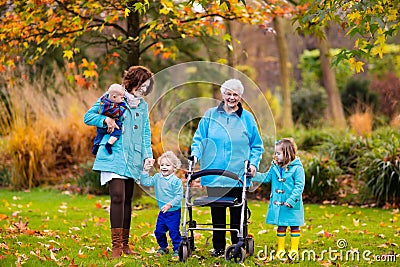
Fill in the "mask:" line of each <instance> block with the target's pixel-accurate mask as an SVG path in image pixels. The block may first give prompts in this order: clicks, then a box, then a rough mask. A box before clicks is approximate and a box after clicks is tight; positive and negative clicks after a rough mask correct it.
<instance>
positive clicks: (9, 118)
mask: <svg viewBox="0 0 400 267" xmlns="http://www.w3.org/2000/svg"><path fill="white" fill-rule="evenodd" d="M57 71H58V72H57ZM57 71H55V72H54V73H55V74H54V76H52V77H49V78H48V79H44V80H41V79H40V78H38V80H36V81H32V82H30V81H28V80H26V79H25V78H24V76H22V77H21V78H15V79H14V80H13V82H12V83H11V82H10V83H6V84H4V85H3V87H0V91H1V92H2V96H3V97H2V98H1V99H0V117H1V118H2V119H1V120H0V135H2V136H3V138H4V140H6V141H5V146H6V149H4V151H3V152H2V157H9V158H10V170H9V171H10V174H11V178H10V184H11V186H12V187H13V188H14V189H27V188H32V187H35V186H38V185H40V184H42V183H48V182H52V179H57V182H58V181H59V180H60V177H62V176H65V175H66V174H74V172H76V171H77V168H76V167H77V164H79V163H80V162H85V161H87V159H88V158H89V157H91V155H90V147H91V143H92V138H93V136H94V130H95V129H94V127H91V128H89V127H85V126H84V124H83V119H82V118H83V114H84V112H85V111H86V110H87V108H88V107H87V104H86V103H87V102H86V101H91V99H92V100H93V102H94V101H95V99H96V98H97V93H96V92H92V91H87V92H84V93H82V92H76V91H74V90H72V89H71V88H70V87H69V85H68V82H67V81H66V80H65V78H60V77H63V76H62V72H61V71H59V70H57ZM37 77H41V75H37Z"/></svg>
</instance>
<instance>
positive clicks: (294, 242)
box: [289, 231, 300, 260]
mask: <svg viewBox="0 0 400 267" xmlns="http://www.w3.org/2000/svg"><path fill="white" fill-rule="evenodd" d="M299 242H300V231H296V232H293V231H292V232H291V234H290V243H291V248H290V251H289V258H290V259H292V260H296V259H298V257H299Z"/></svg>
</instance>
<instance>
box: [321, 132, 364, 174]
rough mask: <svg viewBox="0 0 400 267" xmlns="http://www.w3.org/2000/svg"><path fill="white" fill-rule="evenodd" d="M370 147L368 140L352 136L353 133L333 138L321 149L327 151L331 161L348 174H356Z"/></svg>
mask: <svg viewBox="0 0 400 267" xmlns="http://www.w3.org/2000/svg"><path fill="white" fill-rule="evenodd" d="M367 146H369V144H368V140H366V139H363V138H360V137H357V136H354V135H352V134H351V133H344V134H340V133H338V134H337V135H335V136H332V139H330V141H329V142H327V143H325V144H323V145H322V146H321V149H322V150H324V151H326V152H327V154H328V155H329V157H330V159H332V160H334V161H336V162H337V164H338V166H339V167H340V168H341V169H342V170H343V171H344V172H345V173H347V174H354V173H355V172H356V168H357V162H358V161H359V160H360V157H362V155H363V153H364V152H365V150H364V148H365V147H367Z"/></svg>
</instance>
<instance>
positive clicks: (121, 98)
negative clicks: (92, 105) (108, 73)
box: [92, 83, 127, 155]
mask: <svg viewBox="0 0 400 267" xmlns="http://www.w3.org/2000/svg"><path fill="white" fill-rule="evenodd" d="M126 109H127V105H126V103H125V89H124V87H122V85H120V84H115V83H114V84H112V85H111V86H110V87H109V88H108V90H107V93H106V94H104V95H103V96H102V97H101V98H100V108H99V111H98V112H99V114H101V115H104V116H107V117H110V118H112V119H114V120H115V123H116V124H117V125H118V127H119V128H115V129H114V131H113V132H112V133H110V138H109V139H108V141H107V143H106V145H105V148H106V149H107V152H108V153H109V154H112V148H111V147H112V145H113V144H114V143H115V142H116V141H117V140H118V139H119V138H120V137H121V134H122V120H123V115H124V112H125V110H126ZM107 133H108V132H107V128H102V127H97V130H96V137H95V138H94V141H93V143H94V145H93V148H92V154H93V155H96V154H97V151H98V150H99V147H100V142H101V140H102V139H103V137H104V135H106V134H107Z"/></svg>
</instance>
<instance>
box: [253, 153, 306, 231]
mask: <svg viewBox="0 0 400 267" xmlns="http://www.w3.org/2000/svg"><path fill="white" fill-rule="evenodd" d="M252 181H255V182H262V183H269V182H271V196H270V202H269V206H268V214H267V219H266V221H267V223H268V224H274V225H278V226H302V225H304V207H303V200H302V194H303V190H304V184H305V175H304V168H303V165H302V164H301V161H300V159H299V158H296V159H295V160H293V161H292V162H291V163H289V164H288V165H287V166H286V167H284V168H283V169H282V174H281V167H280V166H278V165H277V164H276V163H274V162H272V164H271V167H270V169H269V170H268V172H266V173H257V175H256V176H255V177H254V178H253V179H252ZM285 202H287V203H289V204H290V205H291V206H292V208H288V207H286V206H284V205H282V204H283V203H285Z"/></svg>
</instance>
